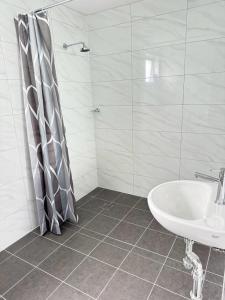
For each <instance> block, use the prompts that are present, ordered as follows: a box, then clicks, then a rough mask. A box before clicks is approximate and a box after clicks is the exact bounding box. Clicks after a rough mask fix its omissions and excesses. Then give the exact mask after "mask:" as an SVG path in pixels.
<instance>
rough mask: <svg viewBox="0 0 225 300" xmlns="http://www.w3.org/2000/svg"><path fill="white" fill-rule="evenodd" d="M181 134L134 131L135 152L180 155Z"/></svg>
mask: <svg viewBox="0 0 225 300" xmlns="http://www.w3.org/2000/svg"><path fill="white" fill-rule="evenodd" d="M180 142H181V134H180V133H175V132H157V131H155V132H154V131H134V132H133V143H134V153H136V154H152V155H160V156H162V157H166V156H168V157H179V155H180Z"/></svg>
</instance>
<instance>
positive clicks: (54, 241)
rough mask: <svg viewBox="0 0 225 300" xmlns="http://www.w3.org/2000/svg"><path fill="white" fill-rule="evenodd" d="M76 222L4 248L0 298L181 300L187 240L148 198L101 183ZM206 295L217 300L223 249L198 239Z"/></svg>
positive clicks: (186, 288) (188, 283)
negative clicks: (157, 216) (161, 220)
mask: <svg viewBox="0 0 225 300" xmlns="http://www.w3.org/2000/svg"><path fill="white" fill-rule="evenodd" d="M78 211H79V217H80V222H79V226H77V225H74V224H70V223H66V224H65V225H64V227H63V235H62V236H56V235H53V234H50V233H48V234H46V235H45V236H44V237H41V236H39V233H38V230H34V231H33V232H31V233H29V234H28V235H27V236H25V237H24V238H22V239H21V240H19V241H18V242H16V243H15V244H14V245H12V246H10V247H9V248H8V249H6V250H5V251H2V252H1V253H0V299H9V300H18V299H19V300H36V299H37V300H39V299H40V300H41V299H50V300H59V299H63V300H72V299H74V300H88V299H89V300H90V299H98V300H182V299H189V292H190V290H191V288H192V277H191V275H190V273H189V272H187V271H186V270H185V269H184V267H183V265H182V258H183V256H184V242H183V240H182V239H181V238H178V237H176V236H174V235H173V234H172V233H170V232H168V231H167V230H165V229H164V228H162V227H161V226H160V225H159V224H158V223H157V222H156V220H154V219H153V217H152V215H151V213H150V211H149V209H148V206H147V203H146V199H143V198H139V197H136V196H131V195H127V194H122V193H118V192H115V191H110V190H103V189H101V188H98V189H96V190H95V191H93V192H92V193H90V194H89V195H87V196H85V197H84V198H83V199H82V200H81V201H79V202H78ZM194 250H195V251H196V253H197V254H198V255H199V257H200V259H201V261H202V263H203V266H204V268H205V269H206V280H205V283H204V298H203V299H204V300H220V299H221V294H222V284H223V273H224V266H225V255H224V254H223V253H220V252H215V251H214V250H211V249H209V248H208V247H206V246H203V245H197V244H196V245H195V247H194Z"/></svg>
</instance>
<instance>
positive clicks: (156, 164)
mask: <svg viewBox="0 0 225 300" xmlns="http://www.w3.org/2000/svg"><path fill="white" fill-rule="evenodd" d="M134 173H135V174H136V175H142V176H147V177H152V178H159V179H162V180H167V181H169V180H176V179H178V177H179V159H176V158H169V157H162V156H155V155H142V154H136V155H135V156H134Z"/></svg>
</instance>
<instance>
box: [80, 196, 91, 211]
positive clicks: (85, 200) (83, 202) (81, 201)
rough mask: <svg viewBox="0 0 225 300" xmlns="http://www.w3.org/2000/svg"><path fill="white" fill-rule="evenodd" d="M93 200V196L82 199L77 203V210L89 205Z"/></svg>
mask: <svg viewBox="0 0 225 300" xmlns="http://www.w3.org/2000/svg"><path fill="white" fill-rule="evenodd" d="M92 198H93V196H90V195H86V196H84V197H82V198H81V199H79V200H78V201H76V208H77V209H79V208H81V207H82V206H83V205H84V204H85V203H87V202H88V201H89V200H90V199H92Z"/></svg>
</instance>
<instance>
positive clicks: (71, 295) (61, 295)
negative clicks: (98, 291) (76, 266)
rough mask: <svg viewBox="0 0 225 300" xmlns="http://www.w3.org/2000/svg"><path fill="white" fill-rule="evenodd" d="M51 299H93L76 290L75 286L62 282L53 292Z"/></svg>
mask: <svg viewBox="0 0 225 300" xmlns="http://www.w3.org/2000/svg"><path fill="white" fill-rule="evenodd" d="M49 299H50V300H91V298H90V297H88V296H86V295H85V294H83V293H81V292H79V291H78V290H75V289H74V288H72V287H70V286H68V285H66V284H62V285H61V286H60V287H59V288H58V289H57V290H56V291H55V292H54V293H53V294H52V296H50V297H49Z"/></svg>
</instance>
